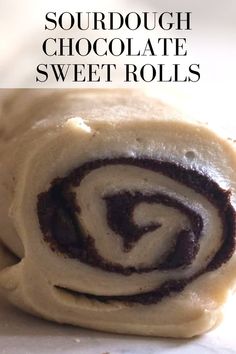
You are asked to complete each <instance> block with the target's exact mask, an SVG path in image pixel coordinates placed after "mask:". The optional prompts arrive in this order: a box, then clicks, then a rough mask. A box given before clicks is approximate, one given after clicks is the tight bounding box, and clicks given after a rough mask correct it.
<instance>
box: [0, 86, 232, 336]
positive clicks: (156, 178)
mask: <svg viewBox="0 0 236 354" xmlns="http://www.w3.org/2000/svg"><path fill="white" fill-rule="evenodd" d="M0 131H1V142H0V158H1V165H2V166H1V176H0V195H1V197H2V200H4V203H1V210H0V226H1V232H0V237H1V240H2V244H3V250H2V252H1V258H2V259H5V258H6V259H7V260H8V261H1V264H2V266H1V268H2V270H1V272H0V286H1V290H2V292H3V294H5V296H7V297H8V298H9V299H10V301H11V302H12V303H14V304H16V305H17V306H18V307H21V308H23V309H25V310H26V311H28V312H31V313H34V314H36V315H38V316H41V317H44V318H47V319H50V320H55V321H57V322H61V323H70V324H74V325H80V326H84V327H88V328H94V329H99V330H105V331H112V332H118V333H131V334H141V335H155V336H169V337H191V336H194V335H198V334H201V333H203V332H205V331H207V330H209V329H211V328H212V327H214V326H215V325H216V324H217V323H218V322H219V320H220V319H221V317H222V313H223V307H224V304H225V302H226V300H227V298H228V296H229V294H230V293H231V292H232V290H233V289H234V286H235V278H236V263H235V254H234V252H235V202H236V199H235V196H236V195H235V186H236V185H235V183H236V173H235V172H236V152H235V147H234V144H233V143H232V142H231V141H229V140H227V139H225V138H223V137H221V136H219V135H218V134H217V133H216V132H214V131H212V130H211V129H209V127H207V126H206V125H204V124H201V123H199V122H193V121H191V120H187V119H183V118H182V117H181V116H180V115H179V114H177V113H176V112H174V111H173V110H172V109H171V108H170V107H168V106H166V105H164V104H163V103H161V102H159V101H158V100H156V99H154V98H151V97H148V96H147V95H146V94H144V93H143V92H137V91H132V90H102V89H99V90H67V91H62V90H60V91H57V92H54V91H47V90H42V91H37V90H33V92H32V91H25V90H20V91H19V92H17V93H16V94H14V95H12V96H11V95H9V97H7V98H6V99H5V102H4V103H3V105H2V116H1V122H0ZM9 252H10V253H11V255H12V256H11V257H9ZM5 256H6V257H5ZM7 265H8V266H7Z"/></svg>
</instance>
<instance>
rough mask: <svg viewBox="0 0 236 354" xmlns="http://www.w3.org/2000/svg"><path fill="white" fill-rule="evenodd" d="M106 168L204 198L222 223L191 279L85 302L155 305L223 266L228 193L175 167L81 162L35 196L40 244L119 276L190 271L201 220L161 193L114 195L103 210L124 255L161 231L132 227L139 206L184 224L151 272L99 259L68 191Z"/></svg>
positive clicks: (231, 242)
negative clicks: (157, 176)
mask: <svg viewBox="0 0 236 354" xmlns="http://www.w3.org/2000/svg"><path fill="white" fill-rule="evenodd" d="M108 165H131V166H136V167H140V168H144V169H147V170H151V171H154V172H158V173H161V174H163V175H165V176H167V177H169V178H172V179H173V180H176V181H178V182H180V183H182V184H184V185H186V186H188V187H190V188H192V189H193V190H194V191H196V192H197V193H200V194H202V195H203V196H204V197H206V198H207V199H208V200H209V201H210V202H211V203H212V204H213V205H214V206H215V207H216V208H217V210H218V213H219V216H220V218H221V221H222V226H223V231H222V244H221V246H220V248H219V249H218V250H217V252H216V254H215V255H214V256H213V257H212V258H211V259H210V260H209V263H208V265H207V267H206V268H205V269H202V270H201V271H200V272H198V274H195V275H194V276H193V277H191V278H188V279H182V280H170V281H167V282H165V283H164V284H162V285H161V286H160V287H159V288H157V289H153V290H152V291H150V292H148V293H142V294H137V295H127V296H94V295H88V294H85V295H86V296H88V297H91V298H96V299H98V300H99V299H100V300H101V301H107V300H122V301H125V302H139V303H142V304H150V303H156V302H157V301H160V300H161V299H162V298H163V297H164V296H168V295H169V294H170V293H172V292H179V291H182V290H183V288H184V287H185V286H186V285H187V284H188V283H189V282H190V281H192V280H193V279H194V278H196V277H197V276H199V275H200V274H203V273H204V272H206V271H210V270H214V269H216V268H218V267H220V266H221V265H222V264H223V263H225V262H227V261H228V260H229V259H230V258H231V256H232V254H233V252H234V250H235V210H234V208H233V206H232V205H231V203H230V192H229V191H225V190H223V189H222V188H221V187H220V186H219V185H218V184H217V183H216V182H214V181H213V180H211V179H210V178H209V177H208V176H206V175H203V174H202V173H201V172H198V171H196V170H192V169H187V168H185V167H183V166H181V165H179V164H176V163H173V162H168V161H161V160H153V159H144V158H142V159H139V158H136V159H135V158H128V157H120V158H115V159H101V160H94V161H90V162H87V163H85V164H83V165H81V166H79V167H78V168H76V169H75V170H73V171H72V172H71V173H70V174H69V175H68V176H66V177H64V178H57V179H55V180H54V181H53V182H52V185H51V187H50V189H49V190H48V191H46V192H44V193H41V194H40V195H39V196H38V204H37V209H38V218H39V223H40V227H41V231H42V233H43V235H44V240H45V241H47V242H48V243H49V244H50V246H51V249H52V250H54V251H57V252H58V251H59V252H61V253H63V254H65V255H67V256H69V257H72V258H77V259H79V260H80V261H82V262H84V263H87V264H89V265H91V266H94V267H99V268H101V269H103V270H105V271H108V272H117V273H121V274H123V275H130V274H132V273H143V272H150V271H152V270H155V269H159V270H168V269H174V268H177V267H186V266H188V265H190V264H191V263H192V262H193V260H194V258H195V256H196V255H197V252H198V250H199V240H200V237H201V232H202V228H203V220H202V217H201V216H200V215H199V214H197V213H196V212H195V211H193V210H192V209H190V208H189V207H187V206H186V205H184V204H183V203H182V202H180V201H178V200H177V199H175V198H173V197H170V196H168V195H166V194H164V193H152V194H143V193H142V192H140V191H132V193H131V192H129V191H124V190H122V191H120V192H119V193H116V194H112V195H105V196H103V199H104V200H105V203H106V207H107V224H108V226H109V227H110V228H111V229H112V230H113V231H114V232H115V233H116V234H118V235H119V236H120V237H121V238H122V241H123V246H124V251H125V252H129V251H130V250H131V249H132V247H133V246H134V244H135V243H136V242H137V241H138V240H139V239H140V238H141V237H143V236H144V235H145V234H146V233H148V232H151V231H154V230H156V229H157V228H159V227H161V224H160V223H150V224H148V225H144V226H142V227H140V226H138V225H136V224H135V223H134V221H133V211H134V209H135V207H136V206H137V205H138V204H139V203H142V202H145V203H150V204H152V203H159V204H163V205H165V206H168V207H171V208H175V209H178V210H179V211H180V212H181V213H183V214H185V215H186V216H187V217H188V220H189V221H190V227H189V228H186V229H183V230H181V231H179V232H178V233H177V234H176V235H174V237H173V239H174V244H173V247H172V248H171V250H169V253H168V254H166V255H165V257H164V259H161V260H157V261H156V262H155V264H153V265H152V266H151V267H142V268H137V267H132V266H130V267H123V266H122V265H121V264H118V263H113V262H110V261H108V260H106V259H104V258H103V257H102V256H100V255H99V253H98V251H97V249H96V247H95V242H94V238H93V236H92V235H88V234H86V233H85V232H84V231H83V230H82V229H81V227H80V225H79V223H78V220H77V217H76V214H79V213H80V206H79V205H77V204H76V198H75V193H72V192H71V191H70V189H71V187H72V186H73V187H78V186H79V185H80V183H81V181H82V180H83V178H84V177H86V175H88V174H89V173H90V172H91V171H93V170H95V169H98V168H101V167H103V166H108Z"/></svg>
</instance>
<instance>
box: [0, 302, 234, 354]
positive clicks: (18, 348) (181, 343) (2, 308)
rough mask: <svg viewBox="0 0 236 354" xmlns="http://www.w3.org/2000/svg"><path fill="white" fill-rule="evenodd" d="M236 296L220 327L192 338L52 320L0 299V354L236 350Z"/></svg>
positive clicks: (150, 353) (187, 353)
mask: <svg viewBox="0 0 236 354" xmlns="http://www.w3.org/2000/svg"><path fill="white" fill-rule="evenodd" d="M235 309H236V298H235V299H234V300H233V301H232V303H231V304H230V306H229V308H228V314H227V316H226V319H225V321H224V322H223V323H222V325H221V326H220V327H218V328H217V329H215V330H213V331H211V332H210V333H207V334H205V335H204V336H201V337H198V338H195V339H192V340H174V339H158V338H148V337H135V336H124V335H123V336H122V335H115V334H107V333H103V332H96V331H90V330H85V329H81V328H76V327H72V326H68V325H59V324H54V323H50V322H47V321H44V320H41V319H38V318H34V317H32V316H30V315H27V314H25V313H23V312H21V311H20V310H18V309H16V308H14V307H12V306H11V305H9V304H7V303H5V302H4V301H3V300H1V302H0V354H31V353H32V354H44V353H45V354H62V353H63V354H156V353H164V354H170V353H171V354H201V353H204V354H208V353H220V354H224V353H236V335H235V324H234V315H235V312H236V311H235Z"/></svg>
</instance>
